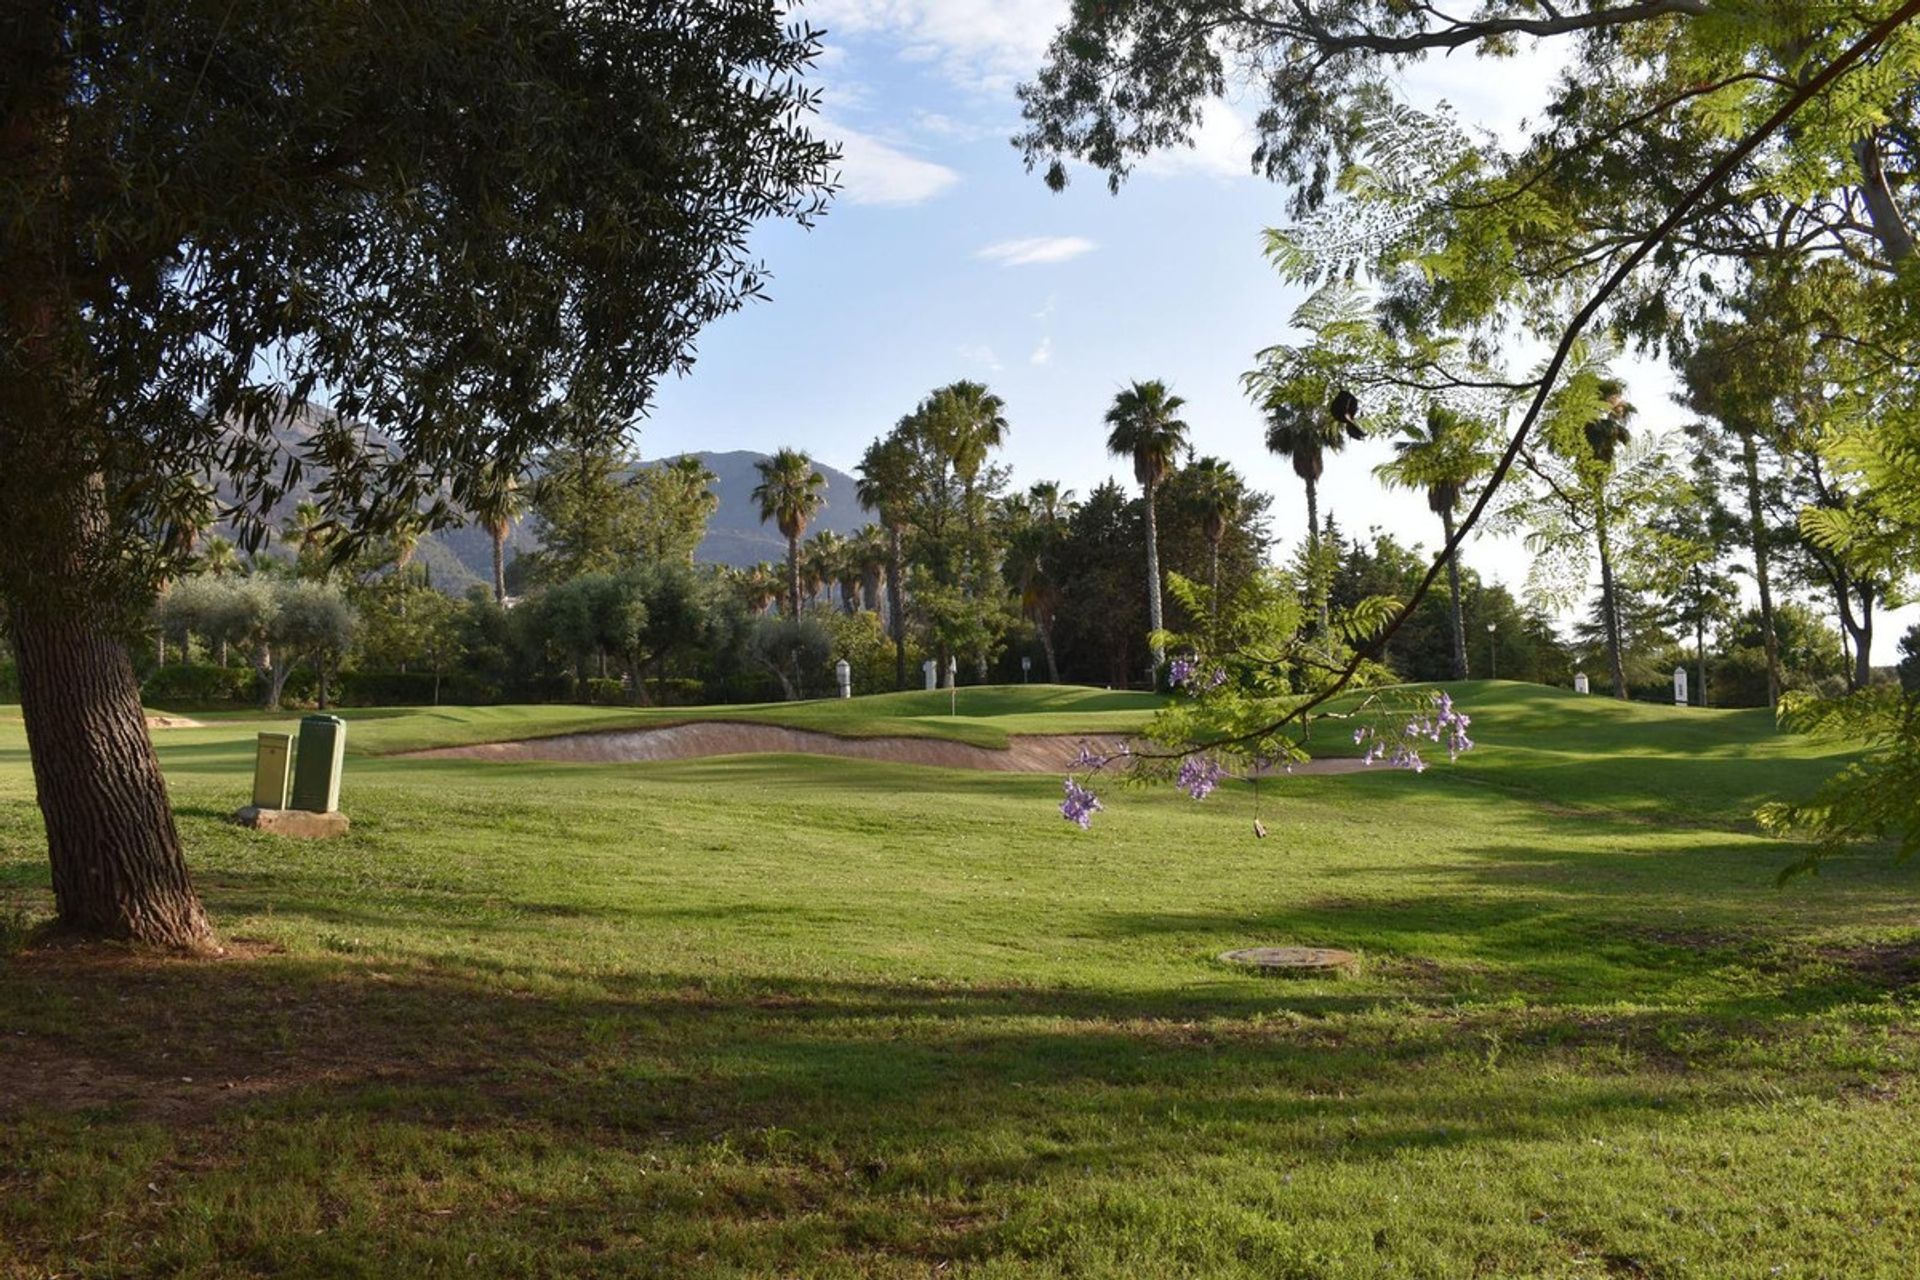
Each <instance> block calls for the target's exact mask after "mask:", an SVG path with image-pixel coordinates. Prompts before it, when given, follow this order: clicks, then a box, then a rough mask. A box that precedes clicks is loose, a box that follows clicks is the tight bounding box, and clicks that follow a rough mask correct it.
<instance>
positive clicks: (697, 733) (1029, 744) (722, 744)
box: [396, 720, 1365, 773]
mask: <svg viewBox="0 0 1920 1280" xmlns="http://www.w3.org/2000/svg"><path fill="white" fill-rule="evenodd" d="M1124 741H1125V739H1123V738H1120V737H1115V736H1111V735H1109V736H1101V735H1099V734H1084V733H1055V734H1014V735H1010V736H1009V737H1008V740H1007V746H1006V748H1005V749H1004V750H1002V749H996V748H993V747H977V746H974V745H972V744H971V743H966V742H950V741H947V740H944V739H940V738H902V737H890V738H842V737H839V736H837V735H835V734H831V733H818V732H815V731H813V730H808V729H789V728H783V727H781V726H779V725H770V724H749V723H743V722H738V721H725V722H723V721H712V720H707V721H698V722H695V723H693V724H679V725H671V726H668V727H665V728H660V729H616V730H610V731H606V732H599V733H568V734H561V735H559V736H556V737H551V738H527V739H523V740H520V741H517V742H487V743H480V744H477V745H474V746H465V747H434V748H431V749H429V750H426V751H408V752H403V753H401V754H400V755H398V756H397V757H396V758H397V759H402V760H498V761H502V762H522V761H542V762H557V763H564V764H633V763H638V762H642V761H650V760H696V759H701V758H704V757H707V756H743V755H815V756H841V757H844V758H847V759H851V760H877V761H880V762H882V763H885V764H913V765H927V766H930V767H933V768H937V769H984V770H990V771H993V772H998V773H1066V772H1070V771H1071V770H1072V769H1073V768H1074V761H1075V760H1076V759H1078V758H1079V755H1080V749H1081V747H1082V745H1083V744H1084V745H1088V746H1091V747H1092V749H1093V750H1094V752H1095V753H1097V754H1111V753H1114V752H1117V751H1118V750H1119V749H1120V747H1121V745H1122V744H1123V742H1124ZM1364 767H1365V766H1364V765H1362V763H1361V762H1360V761H1359V760H1354V759H1332V760H1314V761H1310V762H1308V763H1306V764H1302V765H1295V766H1294V772H1296V773H1351V772H1354V771H1356V770H1358V769H1361V768H1364Z"/></svg>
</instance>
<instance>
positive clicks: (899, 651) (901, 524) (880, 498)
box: [854, 430, 915, 689]
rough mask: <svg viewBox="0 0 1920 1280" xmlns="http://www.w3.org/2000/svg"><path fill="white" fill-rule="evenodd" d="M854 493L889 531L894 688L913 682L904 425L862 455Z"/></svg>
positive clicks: (911, 480) (910, 464)
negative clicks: (903, 548) (904, 552)
mask: <svg viewBox="0 0 1920 1280" xmlns="http://www.w3.org/2000/svg"><path fill="white" fill-rule="evenodd" d="M856 470H858V471H859V473H860V478H859V481H858V482H857V483H856V485H855V487H854V494H855V495H856V496H857V497H858V498H859V499H860V505H861V506H862V507H864V508H865V509H866V510H868V511H871V512H873V513H874V514H875V515H877V516H879V517H880V527H881V528H883V529H885V530H886V531H887V627H888V629H889V630H890V631H891V632H892V634H893V679H894V687H895V688H897V689H904V688H906V687H907V611H906V607H905V601H904V600H903V598H902V597H903V595H904V593H905V590H906V565H905V564H903V563H902V560H903V558H904V557H903V555H902V551H901V535H902V534H903V533H904V532H905V531H906V527H907V517H908V513H909V512H910V511H911V510H912V505H913V496H914V489H915V476H914V455H913V446H912V444H910V443H909V442H908V440H907V438H906V437H905V436H904V435H903V434H902V433H901V432H900V431H898V430H896V431H894V433H893V434H892V435H889V436H886V437H884V438H882V439H879V440H875V441H874V442H873V443H872V444H870V445H868V446H867V451H866V453H864V454H862V455H861V458H860V465H859V467H858V468H856Z"/></svg>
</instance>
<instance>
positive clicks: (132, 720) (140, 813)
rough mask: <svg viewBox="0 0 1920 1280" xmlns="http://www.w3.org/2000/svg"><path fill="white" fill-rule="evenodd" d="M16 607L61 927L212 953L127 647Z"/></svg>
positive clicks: (83, 626)
mask: <svg viewBox="0 0 1920 1280" xmlns="http://www.w3.org/2000/svg"><path fill="white" fill-rule="evenodd" d="M9 612H10V613H11V616H12V626H13V649H14V654H15V657H16V658H17V659H18V660H19V665H20V709H21V714H22V717H23V718H24V719H25V721H26V726H27V752H28V755H29V756H30V757H31V759H32V761H33V777H34V784H35V787H36V789H37V791H38V793H39V800H40V813H41V815H42V816H43V817H44V818H45V819H46V827H47V853H48V857H49V859H50V860H51V862H52V864H53V896H54V903H55V906H56V909H57V910H58V913H59V920H60V924H61V925H62V927H64V928H67V929H72V930H74V931H76V932H80V933H85V934H92V935H94V936H97V937H105V938H117V939H125V940H128V941H132V942H139V943H146V944H149V945H153V946H162V947H175V948H182V949H188V950H207V949H210V948H211V947H213V945H214V939H213V928H212V926H211V925H210V924H208V922H207V916H206V912H205V911H203V910H202V909H201V906H200V899H199V898H198V897H197V896H196V895H195V894H194V891H193V884H192V881H191V880H190V878H189V876H188V874H187V863H186V858H185V857H184V855H183V854H182V852H181V848H180V836H179V832H178V830H177V829H176V828H175V826H174V822H173V810H172V808H171V807H170V806H169V805H168V803H167V788H166V783H165V781H164V780H163V779H162V778H161V776H160V762H159V761H158V759H156V758H155V756H154V753H153V742H152V740H151V739H150V738H149V737H148V736H147V725H146V719H145V716H144V715H143V714H142V712H141V710H140V690H139V686H138V685H137V684H136V683H135V681H134V677H133V662H132V660H131V658H130V657H129V656H128V654H127V650H126V646H125V645H123V644H122V643H121V642H120V641H118V640H116V639H114V638H113V637H112V636H111V635H110V634H109V633H108V632H107V631H106V630H105V629H104V628H102V627H101V626H100V625H98V624H97V623H96V622H94V621H93V620H91V619H89V618H86V617H84V616H55V615H51V614H42V613H41V612H39V611H36V610H34V609H32V608H30V607H23V606H22V605H20V604H18V603H17V602H16V603H13V604H12V605H10V606H9Z"/></svg>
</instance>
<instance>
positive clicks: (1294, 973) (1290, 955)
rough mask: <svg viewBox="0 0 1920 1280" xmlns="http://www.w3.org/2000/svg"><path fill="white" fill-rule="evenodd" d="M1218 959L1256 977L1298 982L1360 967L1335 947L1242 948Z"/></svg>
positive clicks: (1352, 957) (1346, 953)
mask: <svg viewBox="0 0 1920 1280" xmlns="http://www.w3.org/2000/svg"><path fill="white" fill-rule="evenodd" d="M1220 958H1221V959H1222V960H1224V961H1226V962H1227V963H1228V964H1237V965H1242V966H1244V967H1246V968H1249V969H1253V970H1255V971H1256V972H1259V973H1269V974H1275V975H1278V976H1291V977H1300V978H1311V977H1320V976H1326V975H1330V974H1341V973H1346V972H1349V971H1350V970H1352V969H1353V967H1354V966H1355V965H1357V964H1359V963H1360V957H1358V956H1356V955H1354V954H1353V952H1351V951H1342V950H1340V949H1339V948H1337V947H1246V948H1243V949H1242V950H1239V951H1228V952H1224V953H1222V954H1221V956H1220Z"/></svg>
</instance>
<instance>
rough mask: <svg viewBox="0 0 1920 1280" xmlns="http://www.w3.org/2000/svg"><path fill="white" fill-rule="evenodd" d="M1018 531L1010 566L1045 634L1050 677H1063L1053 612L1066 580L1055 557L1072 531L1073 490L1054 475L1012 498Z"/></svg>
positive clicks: (1024, 603) (1010, 544) (1024, 607)
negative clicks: (1056, 569) (1061, 579)
mask: <svg viewBox="0 0 1920 1280" xmlns="http://www.w3.org/2000/svg"><path fill="white" fill-rule="evenodd" d="M1008 508H1009V514H1010V516H1012V520H1011V523H1012V524H1013V525H1014V529H1013V534H1012V536H1011V537H1010V538H1009V539H1008V540H1007V567H1008V570H1009V572H1011V574H1012V575H1013V578H1014V580H1015V581H1016V582H1017V583H1019V586H1020V611H1021V612H1022V613H1024V614H1025V615H1026V616H1027V618H1028V620H1029V621H1031V622H1032V623H1033V629H1034V631H1035V632H1036V633H1037V634H1038V635H1039V637H1040V652H1041V654H1042V655H1043V656H1044V657H1045V658H1046V660H1047V681H1048V683H1049V684H1059V683H1060V664H1059V662H1058V661H1057V660H1056V659H1055V657H1054V652H1053V618H1054V613H1055V612H1056V611H1057V610H1058V608H1059V606H1060V583H1059V580H1058V579H1057V578H1056V577H1055V576H1054V574H1053V563H1054V558H1055V556H1056V555H1057V554H1058V552H1059V548H1060V543H1061V541H1062V540H1063V539H1064V537H1065V535H1066V520H1067V518H1068V516H1070V515H1071V514H1072V510H1073V494H1072V492H1071V491H1070V490H1066V491H1063V490H1062V489H1061V488H1060V486H1059V485H1058V484H1055V483H1054V482H1053V481H1051V480H1043V481H1041V482H1040V483H1039V484H1036V485H1034V486H1033V487H1032V488H1030V489H1028V490H1027V494H1026V497H1025V498H1017V499H1013V500H1011V501H1009V503H1008Z"/></svg>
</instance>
